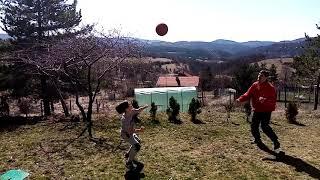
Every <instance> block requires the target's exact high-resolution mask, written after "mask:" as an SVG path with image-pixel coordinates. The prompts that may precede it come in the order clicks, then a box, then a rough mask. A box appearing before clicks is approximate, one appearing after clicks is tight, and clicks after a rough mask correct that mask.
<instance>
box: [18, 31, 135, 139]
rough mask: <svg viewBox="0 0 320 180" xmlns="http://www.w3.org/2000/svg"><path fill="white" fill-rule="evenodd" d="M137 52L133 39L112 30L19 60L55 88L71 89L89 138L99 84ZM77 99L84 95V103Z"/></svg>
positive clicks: (27, 54) (27, 55)
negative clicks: (48, 79) (41, 75)
mask: <svg viewBox="0 0 320 180" xmlns="http://www.w3.org/2000/svg"><path fill="white" fill-rule="evenodd" d="M139 49H140V48H139V46H138V44H137V43H135V42H134V40H132V39H130V38H126V37H122V36H121V35H120V33H119V32H118V31H112V32H110V33H109V34H108V35H104V34H95V33H91V34H88V35H81V36H78V37H72V38H67V39H64V40H61V41H59V42H57V43H55V44H53V45H51V46H48V48H47V53H43V54H37V55H32V56H30V54H29V53H26V52H24V53H22V55H19V59H20V60H22V61H23V62H24V63H25V64H28V65H29V66H30V67H31V68H33V69H36V70H37V71H39V72H41V73H42V74H45V75H46V76H47V77H48V78H50V79H51V80H52V82H53V84H54V86H55V88H56V89H59V87H60V86H62V85H63V86H64V88H65V87H66V86H68V88H71V89H72V91H73V93H74V94H75V96H76V104H77V107H78V108H79V111H80V113H81V116H82V119H83V121H85V122H86V123H87V130H88V133H89V137H90V138H92V137H93V135H92V113H93V104H94V102H95V99H96V97H97V94H98V93H99V91H100V89H101V84H102V81H103V80H104V79H105V76H106V75H107V74H113V73H111V72H112V71H116V70H117V67H119V65H120V64H122V63H123V62H124V61H125V60H126V59H128V58H130V57H137V56H139V54H140V53H139V52H140V51H139ZM80 96H86V97H87V98H88V103H87V104H85V102H81V101H80ZM65 107H66V106H65ZM66 108H67V107H66Z"/></svg>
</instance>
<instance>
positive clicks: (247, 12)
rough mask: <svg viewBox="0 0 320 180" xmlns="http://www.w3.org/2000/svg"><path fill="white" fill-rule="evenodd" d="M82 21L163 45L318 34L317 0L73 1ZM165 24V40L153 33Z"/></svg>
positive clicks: (274, 38)
mask: <svg viewBox="0 0 320 180" xmlns="http://www.w3.org/2000/svg"><path fill="white" fill-rule="evenodd" d="M78 3H79V4H78V7H79V8H80V9H81V10H82V15H83V22H84V23H97V24H98V26H97V27H98V28H99V29H102V28H103V30H104V31H107V30H109V29H113V28H117V29H120V30H121V31H122V33H123V34H124V35H129V36H132V37H138V38H143V39H153V40H164V41H213V40H216V39H229V40H234V41H239V42H243V41H253V40H266V41H281V40H293V39H297V38H301V37H303V36H304V33H307V34H309V35H311V36H315V35H316V34H317V33H319V32H320V31H319V30H317V29H316V25H315V24H320V11H319V8H320V0H78ZM162 22H164V23H166V24H167V25H168V26H169V32H168V34H167V35H166V36H164V37H159V36H157V34H156V33H155V27H156V25H157V24H159V23H162Z"/></svg>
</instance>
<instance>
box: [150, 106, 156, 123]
mask: <svg viewBox="0 0 320 180" xmlns="http://www.w3.org/2000/svg"><path fill="white" fill-rule="evenodd" d="M157 110H158V107H157V106H156V104H155V103H154V102H152V103H151V108H150V111H149V112H150V117H151V120H152V122H158V121H157V120H156V116H157Z"/></svg>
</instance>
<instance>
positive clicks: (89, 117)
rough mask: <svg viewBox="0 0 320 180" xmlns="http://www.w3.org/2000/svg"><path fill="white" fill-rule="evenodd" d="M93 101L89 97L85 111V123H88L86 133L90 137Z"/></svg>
mask: <svg viewBox="0 0 320 180" xmlns="http://www.w3.org/2000/svg"><path fill="white" fill-rule="evenodd" d="M93 102H94V100H92V98H91V97H89V106H88V112H87V123H88V133H89V137H90V138H92V137H93V135H92V108H93Z"/></svg>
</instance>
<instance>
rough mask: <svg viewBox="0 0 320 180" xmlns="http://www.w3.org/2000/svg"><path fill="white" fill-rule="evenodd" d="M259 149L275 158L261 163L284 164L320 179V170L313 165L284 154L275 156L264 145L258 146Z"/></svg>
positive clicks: (265, 159) (275, 154)
mask: <svg viewBox="0 0 320 180" xmlns="http://www.w3.org/2000/svg"><path fill="white" fill-rule="evenodd" d="M258 147H259V149H261V150H263V151H265V152H267V153H269V154H271V155H274V156H275V157H276V158H264V159H262V160H263V161H273V162H282V163H284V164H287V165H290V166H292V167H295V168H296V171H297V172H305V173H307V174H309V176H311V177H313V178H316V179H320V170H319V169H318V168H316V167H314V166H313V165H311V164H309V163H307V162H305V161H303V160H302V159H300V158H296V157H292V156H289V155H286V154H284V153H283V154H277V153H276V152H274V151H273V150H271V149H269V148H268V147H267V146H266V145H265V144H263V143H262V144H260V145H258Z"/></svg>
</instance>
